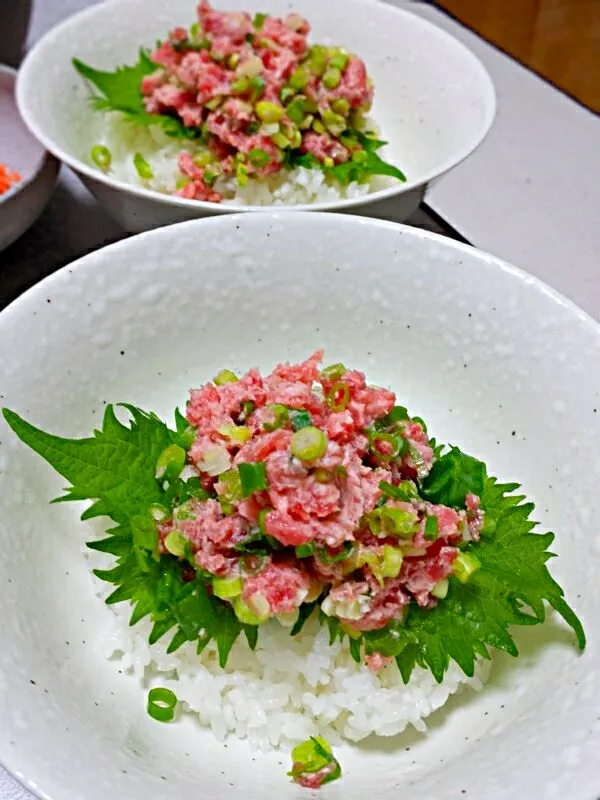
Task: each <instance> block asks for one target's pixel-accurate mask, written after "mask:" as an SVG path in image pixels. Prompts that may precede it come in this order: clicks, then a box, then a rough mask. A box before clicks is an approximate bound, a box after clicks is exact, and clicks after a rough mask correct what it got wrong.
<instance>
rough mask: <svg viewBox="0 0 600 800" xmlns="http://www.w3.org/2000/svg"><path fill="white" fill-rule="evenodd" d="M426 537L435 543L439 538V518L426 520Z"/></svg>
mask: <svg viewBox="0 0 600 800" xmlns="http://www.w3.org/2000/svg"><path fill="white" fill-rule="evenodd" d="M423 535H424V537H425V538H426V539H427V540H428V541H430V542H434V541H435V540H436V539H437V537H438V518H437V517H427V519H426V520H425V532H424V534H423Z"/></svg>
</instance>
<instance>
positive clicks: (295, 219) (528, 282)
mask: <svg viewBox="0 0 600 800" xmlns="http://www.w3.org/2000/svg"><path fill="white" fill-rule="evenodd" d="M316 219H317V220H320V221H319V222H318V223H317V224H323V225H342V226H348V227H349V228H350V227H356V228H358V227H359V226H368V227H370V228H373V229H380V230H389V231H396V232H397V233H398V234H399V235H400V234H401V235H403V236H409V237H412V238H413V239H414V240H421V241H423V242H425V243H428V244H431V243H434V244H438V245H441V246H443V247H446V248H448V249H449V250H454V251H455V252H457V253H468V254H470V255H472V256H474V257H475V258H477V260H479V261H481V262H484V263H485V264H486V265H487V266H488V267H490V268H492V269H494V270H500V271H501V272H502V273H505V274H507V275H509V276H510V277H511V278H513V279H515V280H518V281H519V284H520V285H521V286H523V287H530V288H531V289H532V290H535V291H537V292H541V293H543V294H544V295H546V296H547V297H548V299H549V300H550V301H551V302H553V303H557V304H558V305H561V306H563V307H564V308H565V309H566V310H567V311H568V312H569V314H571V315H574V317H576V318H577V319H578V320H579V321H580V322H582V323H583V324H584V326H585V329H586V331H589V332H590V333H591V334H592V335H594V336H596V337H598V339H600V321H598V320H596V319H594V318H593V317H592V316H591V315H590V314H589V313H588V312H587V311H585V310H583V309H582V308H580V307H579V306H578V305H577V304H576V303H575V302H573V301H572V300H570V299H569V298H567V297H565V296H564V295H563V294H561V293H560V292H559V291H557V290H556V289H553V288H552V287H551V286H549V285H548V284H547V283H545V282H544V281H542V280H541V279H539V278H537V277H535V276H534V275H531V274H530V273H528V272H526V271H525V270H523V269H521V268H519V267H516V266H514V265H513V264H511V263H510V262H507V261H505V260H504V259H502V258H501V257H499V256H495V255H492V254H490V253H488V252H487V251H485V250H481V249H479V248H477V247H474V246H473V245H470V244H467V243H464V242H460V241H457V240H455V239H451V238H450V237H448V236H445V235H444V234H440V233H435V232H433V231H429V230H425V229H423V228H416V227H414V226H411V225H406V224H402V223H396V222H391V221H388V220H380V219H375V218H369V217H359V216H353V215H341V214H336V213H334V212H329V213H323V214H320V215H318V217H317V218H316ZM321 220H322V221H321ZM315 221H316V220H315V216H314V215H313V214H312V213H310V212H308V211H302V212H298V213H296V214H294V215H293V216H290V215H289V214H288V213H286V212H282V211H281V210H275V211H268V212H264V213H263V214H261V215H260V216H257V215H248V214H244V213H235V214H229V215H227V216H214V217H211V218H209V219H192V220H186V221H183V222H179V223H175V224H173V225H167V226H162V227H160V228H156V229H152V230H149V231H145V232H143V233H139V234H136V235H134V236H131V237H127V238H125V239H121V240H119V241H117V242H113V243H111V244H108V245H105V246H104V247H101V248H98V249H97V250H95V251H93V252H91V253H87V254H85V255H82V256H80V257H79V258H77V259H75V260H74V261H72V262H71V263H69V264H65V265H64V266H62V267H61V268H60V269H58V270H56V271H55V272H53V273H50V274H49V275H47V276H46V277H45V278H44V279H43V280H42V281H39V282H38V283H36V284H34V285H33V286H32V287H30V288H29V289H28V290H27V291H25V292H24V293H23V294H21V295H20V296H19V297H17V298H16V299H15V300H13V301H12V302H11V303H10V304H9V305H8V306H6V307H5V308H4V309H3V310H2V311H0V338H1V337H2V335H3V333H4V331H3V328H5V329H6V330H9V329H11V330H14V325H13V324H12V320H11V319H10V317H11V316H12V315H13V314H18V313H20V312H21V306H22V305H23V304H25V303H27V302H29V301H30V300H32V299H35V298H36V297H37V296H39V297H46V295H47V294H48V288H49V287H50V286H52V284H53V283H54V282H56V281H57V280H58V281H61V280H69V278H68V277H67V276H68V275H72V274H74V272H75V270H79V271H81V270H86V269H87V270H91V271H93V270H95V269H96V268H97V265H94V264H92V263H90V262H92V261H93V259H94V257H96V256H97V255H98V254H99V253H103V255H104V257H110V254H112V253H113V252H115V251H116V250H117V249H121V248H123V249H125V248H131V247H134V248H135V247H138V246H139V243H145V242H146V241H148V243H149V244H150V246H151V243H152V240H153V239H154V238H156V237H162V236H173V237H176V236H177V233H178V231H180V230H184V229H187V228H188V227H189V228H192V227H198V228H199V229H200V230H205V228H206V226H209V225H210V226H213V227H215V228H223V229H224V230H226V229H227V228H228V227H229V228H231V227H234V228H235V227H236V226H240V225H242V226H252V225H264V226H268V225H269V224H271V223H274V222H277V223H283V224H284V225H294V224H301V223H304V224H306V225H313V224H314V223H315ZM451 268H453V269H455V268H456V266H454V265H453V266H451ZM526 291H527V289H526ZM7 317H8V319H7ZM0 724H1V723H0ZM11 761H12V759H11V757H10V754H8V752H7V751H5V753H0V766H1V767H3V768H4V769H5V770H6V772H7V773H8V774H9V775H10V776H11V777H12V778H14V779H15V780H16V781H17V782H18V783H19V784H20V785H22V786H24V787H25V788H26V789H27V790H28V791H29V792H31V793H32V794H33V795H34V797H36V798H39V800H58V798H57V797H56V796H55V797H54V798H50V796H49V795H48V794H46V793H45V792H44V790H43V789H42V788H41V787H40V786H39V784H38V783H37V782H36V781H35V780H34V779H33V778H28V777H26V775H25V774H24V773H22V772H21V771H20V770H19V769H17V767H16V766H14V765H11ZM13 764H14V762H13Z"/></svg>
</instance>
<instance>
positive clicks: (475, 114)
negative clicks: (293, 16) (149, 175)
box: [19, 0, 495, 204]
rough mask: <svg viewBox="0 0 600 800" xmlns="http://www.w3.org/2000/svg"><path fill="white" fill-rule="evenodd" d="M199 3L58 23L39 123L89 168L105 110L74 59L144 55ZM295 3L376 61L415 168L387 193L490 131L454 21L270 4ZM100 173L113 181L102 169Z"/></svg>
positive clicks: (34, 58) (60, 151) (390, 132)
mask: <svg viewBox="0 0 600 800" xmlns="http://www.w3.org/2000/svg"><path fill="white" fill-rule="evenodd" d="M225 5H226V7H227V8H230V9H232V10H236V9H239V10H241V9H246V8H248V9H249V10H251V11H258V10H261V9H263V6H261V5H260V3H259V2H258V0H250V2H247V0H228V2H227V3H226V4H225ZM194 6H195V4H194V3H193V2H191V0H173V2H170V3H168V4H165V3H164V2H162V0H147V1H146V2H144V0H126V1H125V2H121V0H119V2H118V3H114V2H110V3H102V4H99V5H98V6H95V7H93V8H92V9H89V10H88V11H86V12H85V13H83V14H80V15H78V16H76V17H73V18H72V19H69V20H67V22H65V23H64V24H63V25H61V26H60V27H58V28H56V29H55V30H54V31H51V32H50V33H49V34H48V35H47V36H46V37H45V38H44V39H43V40H42V41H41V42H40V43H39V44H38V45H37V46H36V47H35V48H34V50H33V51H32V52H31V53H30V55H29V56H28V58H27V59H26V61H25V64H24V66H23V70H22V74H21V77H20V82H19V102H20V106H21V109H22V111H23V114H24V116H25V118H26V120H27V122H28V124H29V125H30V127H31V128H32V130H34V131H35V133H36V135H38V136H39V137H40V138H42V140H43V141H44V142H45V143H46V144H47V146H48V147H49V148H50V149H51V150H52V151H53V152H55V153H56V154H57V155H59V157H61V158H63V159H64V160H66V161H67V162H68V163H70V164H71V165H74V166H76V167H78V168H80V169H82V170H83V171H84V172H86V173H88V172H89V169H90V168H89V166H88V165H89V151H90V148H91V146H92V145H93V144H94V143H95V140H94V133H93V131H94V129H95V128H96V127H97V125H98V115H97V114H94V113H93V112H92V111H91V109H90V107H89V104H88V89H87V88H86V86H85V85H84V83H83V81H82V79H81V78H80V77H79V76H78V75H77V74H76V73H75V71H74V69H73V67H72V65H71V59H72V58H73V57H77V58H80V59H81V60H83V61H85V62H86V63H88V64H91V65H93V66H95V67H97V68H100V69H102V68H104V69H114V67H115V66H117V65H119V64H124V63H132V62H135V60H136V59H137V54H138V50H139V47H140V46H145V47H152V46H153V44H154V42H155V41H156V40H157V38H159V37H164V36H165V34H166V32H167V31H168V30H170V29H171V28H172V27H174V26H175V25H178V24H182V25H189V24H190V23H191V22H192V21H193V18H194ZM292 7H293V8H294V10H296V11H298V12H299V13H302V14H303V15H304V16H306V17H307V18H308V19H309V20H310V22H311V24H312V27H313V33H312V36H313V41H323V42H329V43H339V44H343V45H344V46H345V47H347V48H349V49H350V50H353V51H355V52H357V53H358V54H359V55H361V56H362V57H363V58H364V59H365V61H366V63H367V66H368V69H369V71H370V73H371V75H372V77H373V79H374V81H375V85H376V94H375V96H376V99H375V104H374V108H373V112H372V114H373V117H374V119H375V120H376V121H377V122H378V124H379V125H380V127H381V131H382V134H383V136H384V137H385V139H387V140H388V141H389V142H390V144H389V148H388V151H387V157H388V158H389V159H390V160H391V161H394V162H395V163H397V164H398V165H400V166H401V167H402V169H403V170H404V172H405V173H406V174H407V176H408V182H407V183H406V184H396V185H395V186H394V187H393V188H391V189H389V190H383V191H382V194H390V193H392V194H393V193H397V192H400V191H407V190H409V189H411V188H414V187H415V186H419V185H423V184H425V183H427V182H428V181H429V180H431V179H432V178H434V177H436V176H438V175H440V174H442V173H443V172H445V171H446V170H447V169H449V168H450V167H451V166H453V165H454V164H456V163H458V161H460V160H461V159H462V158H464V157H465V156H466V155H468V153H469V152H471V150H473V149H474V148H475V147H476V146H477V144H478V143H479V142H480V141H481V139H482V138H483V136H484V135H485V133H486V132H487V129H488V128H489V125H490V124H491V120H492V117H493V113H494V107H495V101H494V92H493V88H492V85H491V82H490V79H489V77H488V76H487V73H486V72H485V70H484V69H483V67H482V66H481V65H480V63H479V62H478V61H477V59H476V58H475V57H474V56H473V55H472V54H471V53H470V52H469V51H468V50H467V49H466V48H465V47H464V46H463V45H461V44H460V43H458V42H457V41H456V40H454V39H453V38H452V37H450V36H449V35H448V34H446V33H445V32H444V31H442V30H441V29H439V28H436V27H435V26H433V25H431V24H430V23H428V22H426V21H425V20H422V19H420V18H419V17H417V16H416V15H414V14H411V13H409V12H407V11H404V10H398V9H395V8H392V7H390V6H386V5H385V4H383V3H377V2H372V0H331V1H330V2H327V3H322V2H321V0H298V2H295V3H293V4H292V3H290V2H289V0H272V1H271V2H270V3H269V11H270V12H271V13H274V14H279V15H285V14H286V13H288V12H289V11H290V10H291V9H292ZM117 21H118V24H117ZM91 175H92V176H96V177H99V179H100V180H105V181H107V182H113V181H112V179H111V178H105V176H102V175H100V176H99V175H98V171H97V170H92V172H91ZM137 191H141V192H144V190H137ZM168 202H173V203H177V204H181V203H184V204H185V203H186V202H187V203H190V202H193V201H182V200H181V199H175V198H169V199H168Z"/></svg>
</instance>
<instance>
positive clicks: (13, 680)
mask: <svg viewBox="0 0 600 800" xmlns="http://www.w3.org/2000/svg"><path fill="white" fill-rule="evenodd" d="M282 254H285V257H283V258H282ZM375 276H376V277H375ZM23 331H26V332H27V335H26V336H23ZM319 346H324V347H325V348H326V351H327V359H328V360H329V361H331V362H335V361H344V362H346V363H348V364H353V365H355V366H356V367H357V368H359V369H362V370H364V371H365V372H366V373H367V375H368V378H369V379H370V380H371V381H372V382H374V383H376V384H380V385H387V386H390V387H393V388H394V389H395V390H396V391H397V393H398V396H399V399H400V400H401V402H405V403H406V405H407V406H408V407H409V408H410V409H412V410H413V411H414V412H415V413H419V414H421V415H422V416H423V417H424V418H425V419H426V420H427V422H428V424H429V427H430V430H431V431H432V432H434V435H436V436H437V437H438V439H439V440H440V441H447V442H451V443H456V444H459V445H460V446H461V447H462V448H463V449H464V450H465V451H467V452H471V453H473V454H474V455H476V456H478V457H481V458H483V459H485V460H486V461H487V462H488V465H489V469H490V472H491V474H496V475H498V476H499V477H500V478H501V479H507V480H517V481H519V482H521V483H522V484H523V487H524V490H525V492H526V493H527V494H528V495H529V496H531V497H532V498H533V499H534V500H535V502H536V504H537V519H539V520H540V521H541V523H542V524H543V526H544V528H546V529H548V528H550V529H552V530H555V531H557V533H558V536H557V539H556V542H555V544H554V546H553V548H552V549H553V550H554V551H555V552H557V553H559V554H560V556H561V558H560V559H558V560H557V561H556V562H555V563H554V562H553V563H552V570H553V573H554V574H555V576H556V577H557V579H559V580H560V581H561V583H562V585H563V586H564V588H565V591H566V595H567V598H568V599H569V601H570V602H571V603H572V604H573V605H574V607H575V609H576V611H577V612H578V613H579V614H580V615H581V617H582V619H583V622H584V625H585V626H586V628H587V633H588V638H589V645H588V649H587V650H586V652H585V653H584V654H583V655H582V656H579V655H578V654H577V653H576V652H575V648H574V642H573V638H572V636H571V634H570V633H569V632H568V631H566V630H565V628H564V626H562V625H561V624H560V623H559V622H558V621H557V619H556V618H555V617H554V616H551V617H550V619H549V620H548V622H547V624H546V625H544V626H542V627H541V628H539V629H537V628H536V629H531V630H528V629H523V630H522V631H521V632H520V634H519V636H518V642H519V646H520V648H521V651H522V657H521V658H520V659H519V660H517V661H514V660H511V659H509V658H508V657H507V658H503V657H500V656H498V657H495V658H494V666H493V671H492V678H491V682H490V684H489V686H488V687H487V688H486V690H485V691H484V692H482V693H481V694H480V695H475V694H469V695H463V696H462V697H457V698H456V699H455V700H453V701H452V702H451V703H450V705H449V707H448V708H447V709H446V710H444V711H443V712H441V713H438V714H436V715H435V716H434V717H433V718H432V721H431V725H430V731H429V733H428V734H427V735H425V736H424V735H417V734H404V735H402V736H401V737H396V738H394V739H391V740H368V741H367V742H366V743H363V744H362V745H360V746H357V747H352V748H351V747H350V746H344V747H342V748H341V749H340V753H339V755H340V758H341V759H342V761H343V763H344V768H345V777H344V779H343V781H342V782H340V783H339V784H333V785H332V786H331V788H330V789H328V791H327V794H328V796H330V797H340V798H341V797H344V798H348V799H349V800H355V799H356V800H358V798H362V797H364V796H365V794H368V793H371V794H372V795H373V796H379V797H380V796H384V794H385V795H387V794H388V793H391V792H401V793H402V796H403V797H404V798H406V799H407V800H413V798H415V799H416V798H423V797H427V798H429V797H431V798H434V797H435V798H436V799H437V800H440V799H442V800H443V798H456V797H459V796H461V791H463V790H464V791H466V792H467V796H475V797H479V796H481V794H482V791H483V787H485V797H486V798H489V800H496V799H497V800H500V798H505V797H506V796H507V791H508V790H509V789H510V790H511V795H512V796H515V797H534V796H535V797H541V796H546V795H548V796H550V795H551V793H552V792H555V793H556V796H560V795H561V794H562V795H563V796H568V797H569V798H572V799H573V800H584V798H589V797H591V796H593V792H597V788H598V787H597V769H596V768H594V766H593V765H594V763H595V760H594V759H595V755H596V754H597V748H598V745H599V743H600V725H599V723H598V714H597V706H598V699H599V697H600V695H599V691H598V683H597V674H598V671H597V668H596V667H597V659H598V655H599V653H598V644H597V642H598V633H599V632H600V623H599V618H598V614H597V607H598V602H599V601H600V589H599V586H600V584H599V583H598V581H597V579H596V566H595V565H596V563H597V559H598V552H599V541H600V540H599V539H598V537H597V535H596V534H595V532H594V530H593V529H592V528H591V527H590V526H591V524H592V523H593V520H594V519H595V515H596V513H597V511H598V491H597V487H598V482H599V480H600V467H599V464H598V459H597V453H598V449H599V448H600V373H599V372H598V370H597V363H598V358H599V356H600V330H599V329H598V326H597V325H596V323H594V322H592V321H591V320H590V319H589V318H588V317H586V316H585V315H584V314H583V312H580V311H578V310H577V309H575V308H574V307H573V306H572V305H570V304H569V303H568V302H567V301H565V300H563V299H561V298H559V297H557V296H556V295H555V294H554V293H553V292H552V291H551V290H549V289H548V288H547V287H544V286H540V285H539V284H538V283H537V282H535V281H534V280H533V279H531V278H528V277H527V276H524V275H523V274H522V273H519V272H518V271H516V270H514V269H512V268H509V267H507V266H506V265H504V264H502V263H501V262H499V261H497V260H495V259H493V258H491V257H489V256H486V255H483V254H480V253H478V252H477V251H475V250H473V249H471V248H468V247H464V246H462V245H459V244H456V243H453V242H451V241H449V240H446V239H442V238H440V237H435V236H433V235H429V234H425V233H423V232H420V231H417V230H415V229H410V228H403V227H401V226H393V225H388V224H385V223H377V222H373V221H367V220H360V219H358V218H356V219H355V218H345V217H340V216H337V215H316V216H315V215H310V214H297V215H286V214H280V215H275V214H264V215H263V214H261V215H246V216H244V217H239V216H236V217H226V218H218V219H214V220H210V221H208V222H201V223H197V222H195V223H194V222H192V223H186V224H183V225H179V226H173V227H170V228H164V229H162V230H159V231H156V232H154V233H151V234H145V235H142V236H139V237H136V238H133V239H130V240H127V241H125V242H122V243H119V244H117V245H115V246H112V247H109V248H107V249H105V250H101V251H99V252H97V253H94V254H92V255H89V256H86V257H85V258H84V259H82V260H80V261H79V262H78V263H77V264H75V265H73V266H72V268H69V269H67V268H65V269H63V270H62V271H60V272H58V273H57V274H55V275H53V276H52V277H50V278H48V279H47V280H46V281H44V282H43V283H42V284H39V285H38V286H36V287H35V288H34V289H32V290H31V291H29V292H28V293H27V294H26V295H25V296H23V297H22V298H20V299H19V300H18V301H17V302H15V303H14V304H13V305H12V306H10V307H9V308H8V309H7V310H6V311H4V312H3V313H2V315H0V361H1V363H2V364H3V370H2V375H1V378H0V380H1V384H0V397H1V403H2V405H3V406H8V407H10V408H13V409H14V410H16V411H18V412H19V413H21V414H23V415H24V416H25V417H26V418H28V419H30V420H31V421H32V422H34V423H35V424H37V425H38V426H40V427H42V428H44V429H46V430H50V431H53V432H55V433H57V434H63V435H69V436H77V435H82V436H83V435H87V434H88V433H89V431H90V430H91V429H92V427H94V426H96V425H98V424H99V422H100V417H101V415H102V411H103V408H104V405H105V403H106V402H119V401H129V402H131V403H134V404H137V405H139V406H141V407H143V408H146V409H149V410H150V409H152V410H155V411H156V412H157V413H159V414H161V415H169V417H170V414H171V413H172V409H173V408H174V407H175V406H176V405H181V404H183V403H184V402H185V399H186V393H187V390H188V389H189V388H190V387H191V386H197V385H199V384H200V383H201V382H203V381H205V380H207V379H210V377H211V376H212V375H214V374H215V373H216V372H217V371H218V370H219V369H220V368H223V367H227V368H230V369H233V370H242V369H244V368H247V367H249V366H251V365H256V366H260V367H261V368H263V369H270V368H271V367H272V366H273V365H274V363H275V362H278V361H281V360H285V359H301V358H303V357H304V356H306V355H307V354H309V353H310V352H312V351H313V350H314V349H316V348H317V347H319ZM0 441H1V442H2V445H1V446H0V471H1V473H2V481H3V492H2V515H1V519H2V522H1V523H0V547H1V549H2V553H3V557H2V559H1V560H0V586H1V587H2V590H1V592H0V635H1V640H2V642H4V643H8V644H9V646H4V647H2V648H0V689H1V691H0V760H2V761H3V762H5V763H6V765H7V766H8V767H9V768H10V769H11V770H12V771H13V772H14V773H15V774H17V775H18V776H20V777H23V778H24V779H25V780H26V781H27V782H28V783H29V785H30V786H32V787H33V788H36V787H37V788H39V790H40V792H41V791H43V792H44V795H43V796H44V797H47V796H49V797H53V798H56V800H58V798H60V800H76V798H81V797H85V798H86V800H104V798H106V797H107V796H109V794H110V793H111V792H112V791H114V781H115V776H117V779H118V781H119V793H120V795H121V796H122V797H128V798H132V800H138V798H140V799H141V798H144V799H145V800H148V799H149V798H150V799H154V798H156V800H158V798H164V797H181V796H188V795H189V796H194V797H198V798H202V799H203V800H209V798H216V797H223V798H224V797H232V796H237V795H238V794H240V793H243V795H244V796H245V797H246V798H248V799H249V800H259V799H260V798H264V797H265V796H268V793H269V792H271V791H272V792H276V793H277V794H278V796H280V797H282V798H292V797H302V796H305V795H304V794H303V793H302V792H301V791H300V790H299V789H297V788H296V787H293V786H291V785H290V784H288V783H287V779H286V778H285V770H286V766H287V763H288V756H287V754H284V753H282V754H280V753H271V754H269V755H263V754H260V753H252V752H251V751H250V750H249V748H248V747H247V745H246V744H245V743H244V742H239V741H229V742H228V744H227V746H224V745H222V744H219V743H218V742H217V741H216V740H215V739H214V738H213V736H212V734H211V733H210V732H208V731H206V730H204V729H201V728H200V727H199V726H197V725H196V724H195V723H194V722H192V721H191V720H189V719H188V720H185V721H183V722H181V723H177V724H174V725H171V726H160V725H158V724H156V723H154V722H153V721H152V720H151V719H150V718H149V717H148V716H147V715H146V713H145V709H144V692H143V690H142V688H141V687H140V686H139V685H138V683H137V681H136V680H135V679H134V678H133V677H131V676H129V675H127V674H124V673H123V672H122V671H120V667H119V665H118V664H116V663H113V662H110V661H107V660H105V659H104V658H103V657H102V656H101V655H100V651H101V650H102V648H103V645H104V640H105V637H106V636H107V632H108V630H109V628H108V626H107V620H108V617H107V614H110V612H109V611H108V610H107V609H106V608H105V607H104V606H103V604H102V603H101V602H100V601H99V600H98V599H97V598H96V597H95V596H94V590H93V588H92V585H91V582H90V579H89V577H88V567H87V564H86V561H85V559H84V557H83V555H82V552H81V549H82V544H83V542H84V541H85V540H86V539H89V538H90V531H89V529H87V530H86V527H85V526H83V525H82V524H81V523H80V522H79V521H78V518H77V517H78V512H79V511H81V509H77V508H73V507H68V506H67V505H65V504H59V505H54V506H49V505H48V500H49V499H51V498H52V497H56V496H57V495H59V494H60V493H61V490H62V488H63V484H64V481H63V480H61V479H60V478H57V477H56V476H55V475H54V474H53V473H52V471H51V470H50V469H48V468H47V466H46V465H44V464H43V463H41V461H40V460H39V459H38V458H37V457H36V456H34V455H33V454H32V453H30V452H29V451H28V450H27V449H26V448H25V447H24V446H20V445H19V444H18V443H17V442H16V441H15V437H14V436H13V435H12V434H11V433H10V432H9V431H8V430H7V429H6V426H5V424H4V422H2V423H1V424H0ZM498 753H502V764H501V768H500V766H499V763H498ZM465 763H467V764H468V768H467V769H466V768H465ZM575 778H576V779H575Z"/></svg>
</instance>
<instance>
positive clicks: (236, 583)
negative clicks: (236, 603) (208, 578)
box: [212, 577, 244, 600]
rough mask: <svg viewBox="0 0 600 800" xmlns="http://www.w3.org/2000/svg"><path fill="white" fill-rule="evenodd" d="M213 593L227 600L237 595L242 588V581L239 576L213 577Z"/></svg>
mask: <svg viewBox="0 0 600 800" xmlns="http://www.w3.org/2000/svg"><path fill="white" fill-rule="evenodd" d="M212 587H213V593H214V595H215V597H220V598H221V600H229V599H231V598H232V597H239V595H241V593H242V592H243V590H244V582H243V581H242V579H241V578H238V577H235V578H218V577H217V578H213V581H212Z"/></svg>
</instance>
